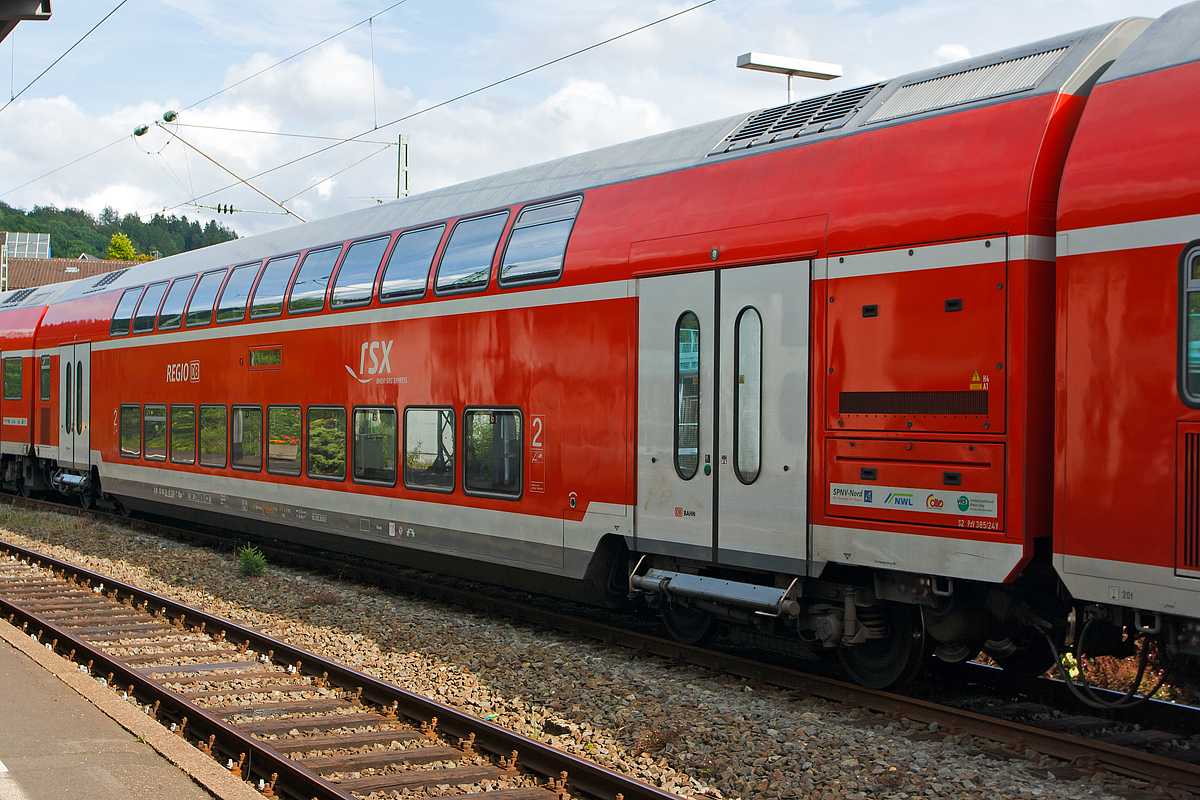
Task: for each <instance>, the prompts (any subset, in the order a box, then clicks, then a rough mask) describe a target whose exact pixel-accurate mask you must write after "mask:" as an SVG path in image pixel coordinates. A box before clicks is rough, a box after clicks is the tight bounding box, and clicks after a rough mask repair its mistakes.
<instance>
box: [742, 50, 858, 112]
mask: <svg viewBox="0 0 1200 800" xmlns="http://www.w3.org/2000/svg"><path fill="white" fill-rule="evenodd" d="M737 65H738V68H739V69H756V70H759V71H760V72H775V73H778V74H780V75H787V83H788V102H789V103H791V102H793V101H792V78H793V77H795V76H799V77H801V78H813V79H815V80H818V81H831V80H833V79H834V78H840V77H842V65H841V64H826V63H825V62H823V61H809V60H807V59H804V58H788V57H787V56H773V55H768V54H767V53H743V54H742V55H740V56H738V58H737Z"/></svg>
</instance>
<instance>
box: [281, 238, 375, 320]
mask: <svg viewBox="0 0 1200 800" xmlns="http://www.w3.org/2000/svg"><path fill="white" fill-rule="evenodd" d="M341 254H342V246H341V245H338V246H337V247H326V248H325V249H324V250H314V251H312V252H311V253H309V254H308V255H306V256H305V257H304V263H303V264H301V265H300V271H299V272H298V273H296V282H295V283H294V284H292V296H291V299H290V300H288V313H289V314H302V313H304V312H306V311H320V310H321V309H322V308H324V307H325V290H326V289H327V288H329V276H330V275H332V274H333V267H334V265H335V264H337V260H338V256H340V255H341ZM368 294H369V292H368Z"/></svg>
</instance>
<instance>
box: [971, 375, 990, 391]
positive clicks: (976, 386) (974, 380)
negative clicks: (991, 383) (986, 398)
mask: <svg viewBox="0 0 1200 800" xmlns="http://www.w3.org/2000/svg"><path fill="white" fill-rule="evenodd" d="M986 388H987V384H985V383H984V382H983V381H982V380H980V378H979V370H975V374H974V375H973V376H971V390H972V391H980V390H983V389H986Z"/></svg>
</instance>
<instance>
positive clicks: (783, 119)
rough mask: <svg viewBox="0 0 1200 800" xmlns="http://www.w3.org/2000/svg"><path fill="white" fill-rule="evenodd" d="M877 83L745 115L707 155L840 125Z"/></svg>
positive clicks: (864, 99)
mask: <svg viewBox="0 0 1200 800" xmlns="http://www.w3.org/2000/svg"><path fill="white" fill-rule="evenodd" d="M880 85H881V84H878V83H872V84H870V85H868V86H859V87H857V88H855V89H847V90H845V91H844V92H838V93H837V94H827V95H823V96H821V97H810V98H808V99H807V100H801V101H800V102H798V103H792V104H790V105H786V106H776V107H775V108H768V109H766V110H764V111H760V112H758V113H757V114H754V115H752V116H751V117H749V118H747V119H746V120H745V121H744V122H743V123H742V124H741V125H739V126H738V127H737V128H736V129H735V130H734V131H733V133H731V134H729V136H727V137H725V139H724V140H723V141H722V142H721V143H720V144H719V145H717V147H716V148H715V149H713V151H712V152H710V153H709V155H710V156H715V155H720V154H721V153H730V152H733V151H735V150H743V149H746V148H749V147H759V146H761V145H764V144H772V143H774V142H778V141H782V140H784V139H794V138H797V137H799V136H805V135H809V134H814V133H821V132H822V131H829V130H835V129H837V128H840V127H842V126H843V125H845V124H846V121H847V120H849V119H850V117H851V116H852V115H853V114H854V112H856V111H858V110H859V109H860V108H862V107H863V105H864V104H865V103H866V101H867V100H868V99H869V98H870V97H871V96H872V95H874V94H875V92H876V91H877V90H878V89H879V87H880Z"/></svg>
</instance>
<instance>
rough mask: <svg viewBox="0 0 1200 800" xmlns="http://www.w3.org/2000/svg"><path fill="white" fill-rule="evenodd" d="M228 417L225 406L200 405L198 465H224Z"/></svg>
mask: <svg viewBox="0 0 1200 800" xmlns="http://www.w3.org/2000/svg"><path fill="white" fill-rule="evenodd" d="M228 428H229V418H228V412H226V411H225V406H200V465H201V466H203V467H224V466H225V458H226V455H227V454H226V450H227V449H228V448H227V447H226V444H225V442H226V439H227V438H228V434H229V430H228Z"/></svg>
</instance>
